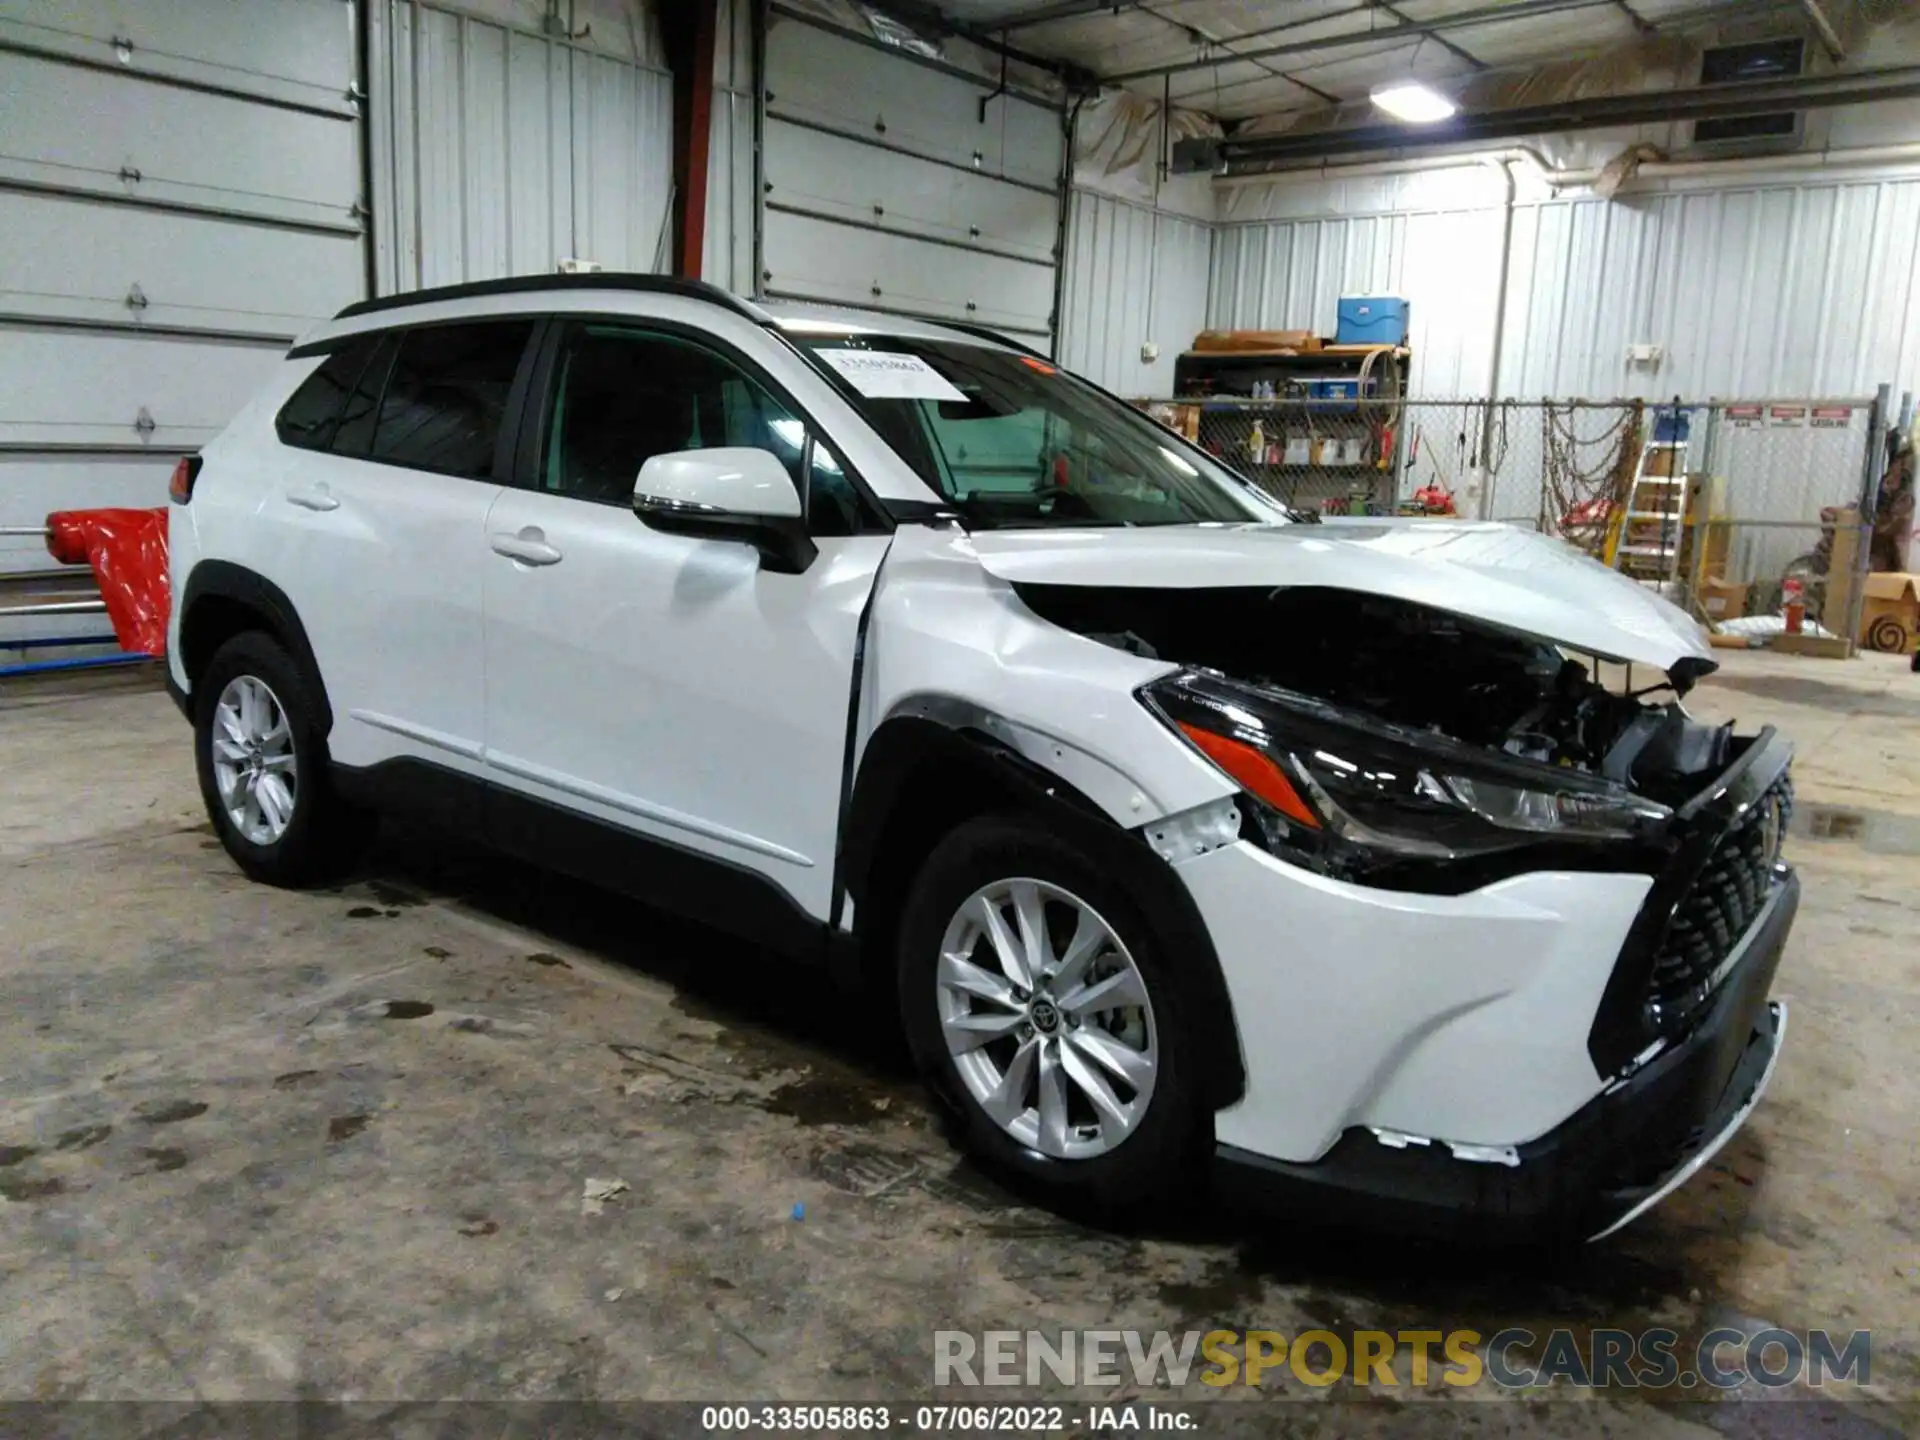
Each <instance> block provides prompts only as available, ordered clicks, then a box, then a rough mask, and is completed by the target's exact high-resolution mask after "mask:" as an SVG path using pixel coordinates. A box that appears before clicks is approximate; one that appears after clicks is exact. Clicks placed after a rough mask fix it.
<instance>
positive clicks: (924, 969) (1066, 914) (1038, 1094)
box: [899, 817, 1206, 1212]
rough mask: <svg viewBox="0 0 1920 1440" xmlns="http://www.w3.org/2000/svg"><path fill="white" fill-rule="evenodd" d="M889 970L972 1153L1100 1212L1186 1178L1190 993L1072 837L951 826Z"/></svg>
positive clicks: (1021, 824)
mask: <svg viewBox="0 0 1920 1440" xmlns="http://www.w3.org/2000/svg"><path fill="white" fill-rule="evenodd" d="M899 979H900V996H901V1005H902V1008H903V1020H904V1022H905V1025H906V1031H907V1037H908V1041H909V1043H910V1044H911V1046H912V1049H913V1053H914V1058H915V1060H916V1062H917V1063H918V1065H919V1067H920V1070H921V1073H922V1074H923V1075H924V1076H925V1077H926V1079H927V1081H928V1083H929V1084H930V1085H931V1086H932V1088H933V1089H934V1091H935V1093H936V1094H937V1095H939V1096H940V1098H941V1099H942V1100H944V1101H945V1102H946V1103H947V1104H948V1105H949V1106H950V1107H951V1108H952V1109H953V1111H954V1112H955V1113H956V1114H957V1116H958V1117H959V1119H960V1122H961V1125H962V1127H963V1128H964V1130H965V1133H966V1138H967V1141H968V1144H969V1145H970V1147H971V1148H972V1149H973V1150H974V1151H975V1152H976V1153H977V1154H979V1155H980V1156H981V1157H982V1158H983V1159H985V1160H987V1161H988V1162H990V1163H992V1164H994V1165H996V1166H999V1167H1001V1168H1003V1169H1006V1170H1011V1171H1013V1172H1015V1173H1017V1174H1018V1175H1020V1176H1022V1177H1025V1178H1027V1179H1029V1180H1031V1181H1036V1182H1038V1183H1039V1184H1040V1185H1042V1186H1043V1187H1045V1188H1046V1189H1047V1190H1048V1191H1049V1192H1050V1193H1051V1195H1052V1196H1053V1198H1055V1199H1057V1200H1060V1201H1062V1202H1069V1203H1076V1204H1078V1203H1089V1202H1090V1203H1091V1204H1092V1205H1093V1206H1095V1207H1096V1208H1098V1209H1100V1210H1103V1211H1109V1212H1114V1211H1118V1212H1125V1211H1132V1210H1137V1209H1139V1208H1142V1207H1143V1206H1144V1205H1146V1204H1147V1203H1148V1202H1149V1201H1152V1200H1155V1199H1159V1198H1163V1197H1164V1196H1165V1195H1166V1194H1167V1193H1168V1192H1169V1190H1170V1189H1172V1188H1175V1187H1176V1186H1177V1185H1178V1184H1179V1183H1180V1182H1181V1181H1182V1180H1184V1179H1186V1178H1187V1172H1188V1169H1189V1167H1188V1165H1187V1163H1186V1162H1187V1161H1189V1160H1191V1159H1193V1158H1195V1156H1196V1152H1197V1147H1198V1145H1199V1142H1200V1141H1201V1139H1202V1138H1203V1136H1204V1132H1205V1129H1206V1117H1205V1115H1204V1113H1203V1112H1202V1111H1201V1109H1200V1107H1199V1105H1198V1103H1197V1095H1196V1088H1195V1085H1194V1082H1193V1078H1192V1077H1193V1076H1194V1074H1195V1069H1196V1067H1195V1063H1194V1057H1193V1055H1192V1034H1193V1031H1192V1028H1191V1026H1190V1024H1189V1022H1188V1018H1187V1007H1186V997H1185V995H1184V994H1183V993H1182V990H1181V987H1180V986H1179V985H1178V984H1177V983H1176V980H1175V976H1174V973H1173V971H1172V969H1171V967H1170V966H1169V964H1168V962H1167V960H1166V958H1165V957H1164V956H1163V955H1162V953H1161V949H1160V945H1159V942H1158V939H1157V937H1156V936H1155V935H1154V934H1153V932H1152V930H1151V927H1150V926H1149V925H1148V924H1147V921H1146V920H1145V918H1144V917H1143V916H1142V915H1141V914H1140V912H1139V910H1138V908H1137V907H1136V906H1135V905H1134V904H1133V902H1132V901H1131V900H1130V899H1129V897H1128V896H1127V895H1126V893H1125V892H1124V890H1122V889H1121V888H1120V887H1119V886H1117V885H1116V884H1114V883H1113V882H1112V881H1111V880H1109V879H1108V878H1107V876H1106V874H1104V873H1103V871H1102V869H1101V867H1099V866H1098V865H1097V864H1095V863H1094V862H1093V861H1092V860H1090V859H1089V858H1088V857H1086V856H1084V855H1083V854H1081V853H1080V852H1079V851H1078V850H1077V849H1075V848H1074V847H1073V846H1070V845H1068V844H1067V843H1066V842H1064V841H1063V840H1061V839H1059V838H1058V837H1056V836H1054V835H1052V834H1050V833H1049V832H1047V831H1046V830H1044V829H1042V828H1040V827H1039V826H1038V825H1037V823H1035V822H1031V821H1027V820H1024V819H1021V818H1018V817H997V818H991V819H983V820H976V821H971V822H969V823H968V824H966V825H963V826H961V827H960V828H959V829H957V830H955V831H954V832H953V834H951V835H949V836H948V837H947V838H946V839H945V840H944V841H943V842H941V844H940V845H939V846H938V847H937V848H936V849H935V850H934V852H933V854H932V855H931V856H929V857H928V859H927V862H926V865H925V867H924V868H923V869H922V871H921V873H920V875H919V877H918V879H917V880H916V881H915V883H914V887H913V890H912V893H911V895H910V897H909V899H908V903H907V909H906V913H905V915H904V916H903V918H902V923H901V932H900V955H899Z"/></svg>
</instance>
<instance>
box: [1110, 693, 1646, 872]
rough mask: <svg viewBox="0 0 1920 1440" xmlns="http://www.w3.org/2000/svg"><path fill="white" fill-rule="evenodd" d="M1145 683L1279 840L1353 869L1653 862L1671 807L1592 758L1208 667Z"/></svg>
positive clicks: (1285, 854)
mask: <svg viewBox="0 0 1920 1440" xmlns="http://www.w3.org/2000/svg"><path fill="white" fill-rule="evenodd" d="M1140 697H1141V699H1142V700H1143V701H1144V702H1145V703H1146V704H1147V706H1148V707H1149V708H1150V709H1152V710H1153V711H1154V712H1155V713H1156V714H1158V715H1159V716H1160V717H1161V718H1162V719H1163V720H1164V721H1165V722H1166V723H1167V724H1168V725H1170V726H1171V727H1172V728H1173V729H1174V730H1175V731H1177V732H1178V733H1179V734H1180V735H1181V736H1183V737H1184V738H1185V739H1186V740H1187V742H1188V743H1189V744H1191V745H1192V746H1193V747H1194V748H1195V749H1197V750H1198V751H1199V752H1200V753H1201V754H1203V755H1205V756H1206V757H1207V758H1208V759H1209V760H1211V761H1213V763H1214V764H1216V765H1218V766H1219V767H1220V768H1221V769H1222V770H1224V771H1225V772H1226V773H1227V774H1228V775H1229V776H1231V777H1232V778H1233V780H1234V781H1235V782H1236V783H1237V784H1238V785H1239V786H1240V787H1241V790H1242V791H1243V792H1244V794H1245V796H1246V797H1247V803H1246V805H1245V807H1244V808H1246V809H1247V811H1248V812H1249V814H1250V816H1251V818H1252V820H1253V822H1254V829H1255V830H1256V832H1257V837H1258V838H1259V839H1260V840H1261V841H1262V842H1263V843H1264V844H1265V845H1266V847H1267V848H1268V849H1269V850H1271V851H1272V852H1273V853H1274V854H1276V855H1278V856H1281V857H1282V858H1284V859H1287V860H1289V861H1292V862H1293V863H1296V864H1301V865H1306V866H1308V867H1309V868H1312V869H1314V870H1318V871H1320V872H1321V873H1323V874H1327V875H1333V876H1336V877H1339V878H1342V879H1351V880H1357V881H1361V882H1363V883H1367V884H1374V885H1384V886H1388V887H1392V888H1405V889H1418V890H1435V889H1440V890H1452V891H1457V890H1463V889H1469V888H1473V887H1475V886H1477V885H1480V884H1485V883H1487V882H1488V881H1489V880H1491V879H1495V878H1499V876H1500V875H1501V874H1505V873H1514V872H1515V871H1517V870H1519V869H1547V868H1555V867H1561V868H1570V869H1594V868H1598V867H1600V866H1602V865H1604V866H1606V867H1607V868H1621V869H1641V868H1648V867H1647V866H1645V865H1642V864H1640V863H1637V861H1636V858H1635V857H1636V852H1647V853H1650V852H1651V851H1652V850H1653V849H1654V848H1657V841H1658V839H1659V834H1660V831H1661V830H1662V829H1663V827H1664V825H1665V823H1666V822H1667V821H1668V820H1669V819H1670V818H1671V816H1672V812H1671V811H1670V810H1668V809H1667V807H1665V806H1663V805H1659V804H1656V803H1654V802H1653V801H1650V800H1647V799H1645V798H1644V797H1642V796H1639V795H1636V794H1634V793H1633V792H1632V791H1630V790H1628V789H1626V788H1625V787H1624V786H1621V785H1616V784H1613V783H1611V782H1609V781H1606V780H1602V779H1599V778H1596V777H1594V776H1591V775H1588V774H1586V773H1584V772H1581V771H1576V770H1573V769H1570V768H1563V767H1557V766H1552V765H1544V764H1540V763H1538V762H1535V761H1529V760H1520V759H1515V758H1512V757H1507V756H1503V755H1499V754H1494V753H1491V752H1488V751H1486V750H1484V749H1481V748H1479V747H1477V746H1473V745H1467V744H1463V743H1461V742H1459V741H1456V740H1453V739H1450V738H1448V737H1446V736H1443V735H1439V734H1437V733H1433V732H1421V731H1412V730H1407V729H1404V728H1402V727H1399V726H1393V725H1388V724H1385V723H1382V722H1379V721H1374V720H1371V719H1368V718H1367V717H1364V716H1357V715H1353V714H1350V713H1348V712H1345V711H1342V710H1339V709H1336V708H1335V707H1333V706H1330V705H1328V704H1326V703H1324V702H1322V701H1318V700H1314V699H1312V698H1310V697H1307V696H1303V695H1295V694H1292V693H1289V692H1285V691H1279V690H1272V689H1266V688H1259V687H1254V686H1250V685H1242V684H1238V683H1235V682H1233V681H1230V680H1226V679H1224V678H1222V677H1219V676H1216V675H1213V674H1210V673H1206V672H1199V671H1184V672H1182V673H1181V674H1178V675H1173V676H1169V677H1168V678H1166V679H1164V680H1158V681H1155V682H1154V683H1153V684H1151V685H1148V686H1146V687H1145V688H1144V689H1143V690H1142V691H1141V692H1140Z"/></svg>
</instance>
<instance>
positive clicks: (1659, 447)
mask: <svg viewBox="0 0 1920 1440" xmlns="http://www.w3.org/2000/svg"><path fill="white" fill-rule="evenodd" d="M1686 451H1687V442H1686V441H1684V440H1649V441H1648V442H1647V443H1646V444H1644V445H1642V446H1641V447H1640V461H1639V463H1638V464H1637V465H1635V466H1634V470H1633V483H1632V485H1630V486H1629V487H1628V489H1627V508H1626V513H1625V514H1623V515H1622V516H1621V517H1620V524H1619V526H1618V528H1617V530H1616V532H1615V537H1614V545H1613V552H1612V554H1611V555H1610V556H1609V557H1608V563H1609V564H1611V565H1612V566H1613V568H1614V569H1615V570H1618V571H1619V572H1620V573H1621V574H1622V575H1627V576H1631V577H1632V578H1633V579H1635V580H1639V581H1642V582H1649V583H1653V584H1656V585H1673V584H1675V583H1677V582H1678V580H1679V579H1680V540H1681V537H1682V536H1683V535H1684V534H1685V533H1686V523H1687V477H1686V474H1685V466H1684V464H1683V463H1682V459H1683V457H1684V456H1685V454H1686ZM1655 456H1668V457H1671V458H1670V459H1668V461H1667V463H1666V466H1665V468H1666V469H1668V470H1670V471H1678V472H1680V473H1677V474H1670V475H1655V474H1653V473H1652V470H1651V468H1650V467H1651V466H1652V465H1653V463H1654V457H1655Z"/></svg>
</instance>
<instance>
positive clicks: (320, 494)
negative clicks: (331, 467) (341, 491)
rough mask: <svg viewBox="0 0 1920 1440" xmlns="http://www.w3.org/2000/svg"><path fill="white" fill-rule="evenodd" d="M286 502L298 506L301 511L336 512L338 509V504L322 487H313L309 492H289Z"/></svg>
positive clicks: (325, 488)
mask: <svg viewBox="0 0 1920 1440" xmlns="http://www.w3.org/2000/svg"><path fill="white" fill-rule="evenodd" d="M287 501H288V503H289V504H293V505H298V506H299V507H300V508H301V509H302V510H338V509H339V508H340V502H339V501H338V500H336V499H334V498H333V495H332V494H331V493H330V492H329V491H328V489H327V487H326V486H324V485H315V486H314V487H313V488H312V489H310V490H289V491H288V492H287Z"/></svg>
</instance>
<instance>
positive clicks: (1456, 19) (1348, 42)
mask: <svg viewBox="0 0 1920 1440" xmlns="http://www.w3.org/2000/svg"><path fill="white" fill-rule="evenodd" d="M1612 3H1613V0H1509V3H1507V4H1504V5H1487V6H1482V7H1480V8H1477V9H1473V10H1461V11H1459V12H1457V13H1455V14H1453V15H1443V16H1440V17H1438V18H1437V19H1433V20H1417V21H1409V22H1407V23H1405V24H1401V25H1383V26H1379V27H1376V28H1374V29H1372V30H1347V31H1343V32H1342V33H1340V34H1338V35H1319V36H1315V37H1314V38H1313V39H1311V40H1292V41H1288V42H1287V43H1286V44H1283V45H1264V46H1262V47H1260V48H1259V49H1257V50H1242V51H1240V52H1239V53H1238V54H1236V55H1235V56H1234V57H1233V58H1234V59H1235V60H1271V59H1274V58H1276V57H1278V56H1281V55H1303V54H1306V53H1308V52H1310V51H1314V50H1337V49H1341V48H1344V47H1348V46H1355V45H1373V44H1379V43H1381V42H1383V41H1389V40H1424V39H1427V38H1429V37H1437V36H1439V35H1440V34H1441V33H1443V32H1445V31H1448V30H1460V29H1464V28H1465V27H1467V26H1469V25H1485V24H1488V23H1490V22H1493V21H1506V20H1529V19H1533V18H1534V17H1536V16H1540V15H1555V14H1559V13H1561V12H1563V11H1567V10H1588V9H1592V8H1593V7H1594V6H1597V5H1610V4H1612ZM1349 13H1350V12H1349ZM1323 18H1331V17H1323ZM1296 23H1313V22H1296ZM1243 38H1244V37H1243ZM1219 63H1220V61H1219V60H1218V59H1217V58H1210V59H1206V60H1178V61H1174V62H1171V63H1169V64H1166V65H1149V66H1146V67H1144V68H1142V69H1139V70H1128V71H1123V72H1122V73H1120V74H1117V75H1102V76H1101V77H1100V78H1101V79H1102V80H1103V81H1105V82H1106V83H1108V84H1111V85H1120V84H1124V83H1126V82H1127V81H1129V80H1158V79H1159V78H1160V77H1161V76H1163V75H1184V74H1185V73H1186V72H1187V71H1189V70H1204V69H1206V68H1207V67H1208V66H1209V65H1217V64H1219Z"/></svg>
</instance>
